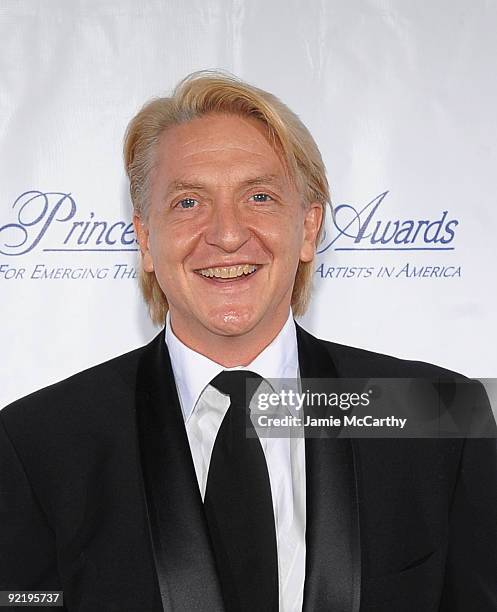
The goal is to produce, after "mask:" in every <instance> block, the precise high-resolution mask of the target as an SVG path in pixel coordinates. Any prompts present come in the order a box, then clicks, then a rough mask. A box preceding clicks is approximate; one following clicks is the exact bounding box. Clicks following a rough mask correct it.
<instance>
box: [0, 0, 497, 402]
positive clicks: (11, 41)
mask: <svg viewBox="0 0 497 612" xmlns="http://www.w3.org/2000/svg"><path fill="white" fill-rule="evenodd" d="M496 27H497V4H496V3H490V2H485V1H483V0H476V1H474V2H471V3H468V2H465V1H462V0H456V1H454V0H450V1H449V0H437V1H436V2H432V3H428V4H427V3H423V2H410V1H408V0H401V1H398V0H395V1H393V0H392V1H388V0H384V1H382V0H370V1H367V0H360V1H356V2H349V1H345V0H330V1H329V2H321V1H317V0H316V1H315V2H308V1H307V0H306V1H304V0H285V1H282V0H270V1H269V2H268V1H267V0H183V1H182V2H178V1H174V0H160V1H159V0H146V1H139V0H119V1H118V0H85V1H83V0H81V1H76V0H73V1H71V2H67V1H66V0H3V1H2V3H1V6H0V159H1V163H0V291H1V304H2V325H1V328H0V329H1V331H0V334H1V336H0V343H1V344H0V345H1V362H2V363H1V366H2V384H1V387H0V406H3V405H5V404H6V403H8V402H10V401H12V400H14V399H16V398H17V397H20V396H22V395H25V394H26V393H28V392H31V391H33V390H35V389H37V388H40V387H43V386H46V385H48V384H50V383H53V382H55V381H57V380H60V379H62V378H64V377H67V376H69V375H70V374H73V373H74V372H77V371H79V370H82V369H84V368H86V367H88V366H90V365H93V364H96V363H98V362H101V361H104V360H106V359H109V358H111V357H113V356H115V355H117V354H119V353H123V352H125V351H127V350H131V349H133V348H135V347H138V346H140V345H142V344H144V343H145V342H147V341H148V340H149V339H150V338H152V337H153V335H154V334H155V333H157V331H158V330H157V328H155V327H153V325H152V324H151V323H150V322H149V320H148V316H147V312H146V308H145V306H144V304H143V302H142V300H141V297H140V294H139V291H138V287H137V282H136V276H137V271H136V270H137V257H138V252H137V245H136V241H135V236H134V233H133V228H132V225H131V206H130V200H129V196H128V187H127V182H126V179H125V175H124V171H123V163H122V142H123V134H124V131H125V128H126V125H127V123H128V121H129V120H130V118H131V117H132V116H133V115H134V114H135V113H136V112H137V110H138V109H139V108H140V107H141V106H142V105H143V103H144V102H145V101H147V100H149V99H150V98H152V97H154V96H157V95H166V94H167V93H168V92H169V91H170V90H171V88H172V87H173V86H174V85H175V84H176V82H177V81H178V80H179V79H181V78H183V77H184V76H185V75H187V74H188V73H190V72H193V71H196V70H201V69H221V70H227V71H229V72H231V73H234V74H235V75H237V76H239V77H241V78H242V79H244V80H246V81H248V82H250V83H252V84H254V85H257V86H259V87H261V88H263V89H267V90H269V91H271V92H273V93H275V94H276V95H277V96H279V97H280V98H281V99H282V100H283V101H284V102H286V103H287V104H288V105H289V106H290V108H292V109H293V110H294V111H296V112H297V113H298V114H299V116H300V117H301V118H302V120H303V121H304V123H306V125H307V126H308V127H309V129H310V130H311V132H312V134H313V135H314V137H315V138H316V140H317V142H318V144H319V146H320V148H321V151H322V154H323V157H324V159H325V162H326V165H327V168H328V176H329V181H330V184H331V188H332V196H333V203H334V209H335V215H334V218H332V217H331V216H330V217H329V218H328V220H327V226H326V234H325V236H324V239H323V241H322V243H321V245H320V246H319V253H318V255H317V257H316V263H315V277H314V296H313V301H312V304H311V307H310V309H309V312H308V313H307V314H306V315H305V317H304V318H303V319H302V324H303V326H304V327H306V328H307V329H309V330H310V331H312V332H313V333H315V334H316V335H318V336H321V337H323V338H327V339H330V340H334V341H336V342H339V343H342V344H350V345H355V346H359V347H363V348H368V349H371V350H374V351H379V352H383V353H388V354H393V355H397V356H399V357H403V358H409V359H417V360H422V361H429V362H432V363H437V364H440V365H443V366H445V367H447V368H450V369H453V370H456V371H459V372H462V373H464V374H467V375H469V376H472V377H479V378H491V377H497V357H496V346H497V329H496V310H497V283H496V280H497V273H496V271H495V266H496V264H497V240H496V238H495V232H496V227H497V203H496V201H495V193H496V187H497V185H496V178H495V177H496V172H497V170H496V169H497V121H496V118H495V109H496V108H497V81H496V79H495V73H496V57H497V38H496V37H495V31H496Z"/></svg>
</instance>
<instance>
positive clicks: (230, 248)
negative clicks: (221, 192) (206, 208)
mask: <svg viewBox="0 0 497 612" xmlns="http://www.w3.org/2000/svg"><path fill="white" fill-rule="evenodd" d="M204 237H205V241H206V242H207V244H211V245H214V246H217V247H219V248H220V249H222V250H223V251H227V252H234V251H237V250H238V249H239V248H240V247H241V246H242V245H243V244H244V243H245V242H247V240H248V239H249V238H250V230H249V228H248V227H247V224H246V223H245V221H244V215H243V211H242V210H240V208H239V207H237V205H236V203H235V202H233V201H232V200H230V199H229V198H223V199H218V200H217V201H216V202H215V204H214V206H213V208H212V213H211V215H210V217H209V223H208V227H207V228H206V231H205V234H204Z"/></svg>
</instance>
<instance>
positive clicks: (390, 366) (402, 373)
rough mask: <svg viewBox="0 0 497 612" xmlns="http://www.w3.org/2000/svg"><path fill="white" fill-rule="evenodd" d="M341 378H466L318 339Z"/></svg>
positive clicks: (437, 368) (428, 364)
mask: <svg viewBox="0 0 497 612" xmlns="http://www.w3.org/2000/svg"><path fill="white" fill-rule="evenodd" d="M319 342H320V343H321V344H322V345H323V347H324V348H325V349H326V351H327V352H328V354H329V355H330V357H331V358H332V360H333V362H334V364H335V367H336V368H337V370H338V372H339V373H340V375H341V376H344V377H348V376H349V377H364V378H368V377H384V378H440V377H441V378H445V377H449V378H465V377H464V376H463V375H461V374H459V373H457V372H453V371H451V370H448V369H446V368H443V367H441V366H438V365H434V364H432V363H426V362H424V361H412V360H408V359H402V358H400V357H394V356H392V355H385V354H383V353H376V352H374V351H369V350H366V349H362V348H357V347H353V346H347V345H345V344H338V343H336V342H330V341H328V340H319Z"/></svg>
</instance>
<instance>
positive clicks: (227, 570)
mask: <svg viewBox="0 0 497 612" xmlns="http://www.w3.org/2000/svg"><path fill="white" fill-rule="evenodd" d="M254 378H255V379H257V380H256V381H254V380H249V382H248V384H249V388H250V389H255V388H256V387H257V386H258V384H259V383H260V381H261V380H262V379H261V377H260V376H257V374H254V373H253V372H249V371H246V370H244V371H234V372H226V371H224V372H221V374H219V375H218V376H216V378H214V380H213V381H212V382H211V385H213V386H214V387H216V388H217V389H218V390H219V391H221V392H222V393H224V394H226V395H229V396H230V400H231V402H230V407H229V409H228V411H227V413H226V415H225V417H224V419H223V422H222V423H221V427H220V428H219V431H218V434H217V437H216V441H215V444H214V448H213V450H212V455H211V461H210V466H209V474H208V477H207V487H206V492H205V499H204V507H205V512H206V516H207V523H208V526H209V532H210V536H211V540H212V545H213V549H214V555H215V558H216V564H217V568H218V572H219V578H220V581H221V588H222V592H223V597H224V600H225V604H226V610H227V612H277V611H278V607H279V605H278V557H277V548H276V531H275V524H274V514H273V503H272V498H271V486H270V482H269V474H268V470H267V465H266V459H265V457H264V451H263V450H262V447H261V443H260V441H259V438H258V437H257V435H256V434H255V431H254V428H253V425H252V423H251V421H250V418H249V415H250V412H249V410H248V408H249V402H250V398H247V395H246V387H247V379H254ZM250 434H252V435H253V436H254V437H248V436H250Z"/></svg>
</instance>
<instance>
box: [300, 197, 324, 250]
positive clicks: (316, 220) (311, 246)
mask: <svg viewBox="0 0 497 612" xmlns="http://www.w3.org/2000/svg"><path fill="white" fill-rule="evenodd" d="M322 221H323V207H322V206H321V204H320V203H319V202H311V203H310V204H307V206H306V208H305V211H304V237H303V240H302V247H301V249H300V261H302V262H309V261H312V260H313V259H314V255H315V253H316V239H317V235H318V232H319V228H320V227H321V223H322Z"/></svg>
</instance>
